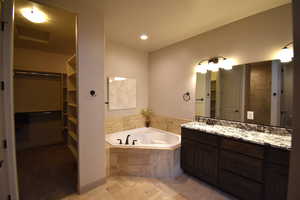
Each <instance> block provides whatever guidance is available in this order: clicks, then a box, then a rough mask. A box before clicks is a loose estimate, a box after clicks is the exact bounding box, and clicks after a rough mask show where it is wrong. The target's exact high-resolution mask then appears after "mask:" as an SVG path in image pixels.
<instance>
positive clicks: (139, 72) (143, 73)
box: [105, 41, 148, 118]
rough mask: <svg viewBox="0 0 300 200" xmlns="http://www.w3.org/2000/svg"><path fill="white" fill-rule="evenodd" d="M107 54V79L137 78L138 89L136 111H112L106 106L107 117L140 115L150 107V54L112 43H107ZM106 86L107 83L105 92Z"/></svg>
mask: <svg viewBox="0 0 300 200" xmlns="http://www.w3.org/2000/svg"><path fill="white" fill-rule="evenodd" d="M105 53H106V55H105V78H107V77H111V76H118V77H126V78H135V79H136V87H137V106H136V108H135V109H126V110H114V111H111V110H109V109H108V106H106V109H105V110H106V112H105V114H106V115H105V116H106V117H108V118H109V117H120V116H128V115H135V114H139V113H140V111H141V109H143V108H147V107H148V53H146V52H143V51H138V50H135V49H132V48H128V47H126V46H123V45H120V44H117V43H115V42H112V41H107V42H106V51H105ZM106 84H107V81H105V91H106V90H107V86H106ZM105 94H106V92H105ZM106 99H107V98H106Z"/></svg>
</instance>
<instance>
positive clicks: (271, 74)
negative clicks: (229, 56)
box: [195, 60, 293, 128]
mask: <svg viewBox="0 0 300 200" xmlns="http://www.w3.org/2000/svg"><path fill="white" fill-rule="evenodd" d="M195 107H196V116H202V117H210V118H216V119H224V120H231V121H240V122H246V123H255V124H262V125H271V126H280V127H286V128H291V127H292V121H293V114H292V110H293V63H292V62H290V63H281V62H280V61H279V60H271V61H263V62H257V63H248V64H243V65H237V66H234V67H233V68H232V70H224V69H220V70H219V71H217V72H208V73H206V74H201V73H197V82H196V99H195Z"/></svg>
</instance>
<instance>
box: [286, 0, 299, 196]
mask: <svg viewBox="0 0 300 200" xmlns="http://www.w3.org/2000/svg"><path fill="white" fill-rule="evenodd" d="M293 3H294V10H293V11H294V12H293V14H294V52H295V58H294V65H295V67H294V102H300V91H299V90H300V88H299V85H300V79H299V78H298V77H299V76H300V53H299V52H300V13H299V8H300V1H296V0H294V1H293ZM293 109H294V110H293V111H294V122H293V125H294V133H296V134H293V141H292V147H293V148H292V153H291V161H290V175H289V191H288V199H289V200H298V199H300V190H299V186H300V171H299V169H300V135H299V131H300V105H299V104H298V103H295V104H294V108H293Z"/></svg>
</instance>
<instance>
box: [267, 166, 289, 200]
mask: <svg viewBox="0 0 300 200" xmlns="http://www.w3.org/2000/svg"><path fill="white" fill-rule="evenodd" d="M287 188H288V168H287V167H282V166H278V165H273V164H268V165H267V166H266V169H265V200H286V199H287Z"/></svg>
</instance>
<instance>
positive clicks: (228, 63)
mask: <svg viewBox="0 0 300 200" xmlns="http://www.w3.org/2000/svg"><path fill="white" fill-rule="evenodd" d="M233 65H234V61H233V60H232V59H224V61H223V62H222V66H223V69H225V70H232V67H233Z"/></svg>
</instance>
